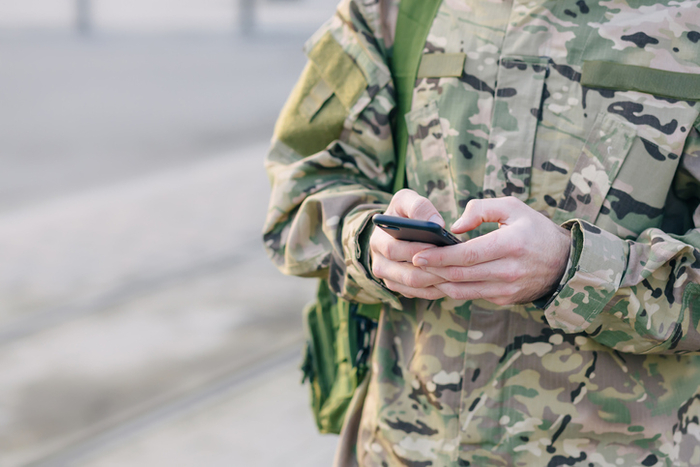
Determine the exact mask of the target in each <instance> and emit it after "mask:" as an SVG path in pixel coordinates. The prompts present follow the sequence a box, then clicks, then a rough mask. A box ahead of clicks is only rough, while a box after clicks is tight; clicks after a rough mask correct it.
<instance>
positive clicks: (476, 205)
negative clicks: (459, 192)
mask: <svg viewBox="0 0 700 467" xmlns="http://www.w3.org/2000/svg"><path fill="white" fill-rule="evenodd" d="M523 207H527V205H526V204H525V203H523V202H522V201H520V200H519V199H517V198H514V197H512V196H508V197H506V198H489V199H473V200H471V201H469V202H468V203H467V207H466V208H464V213H462V217H460V218H459V219H457V221H456V222H455V223H454V224H452V228H451V230H452V232H454V233H457V234H460V233H464V232H467V231H469V230H474V229H475V228H477V227H478V226H480V225H481V224H483V223H484V222H498V223H499V224H508V223H509V221H510V220H511V217H513V215H515V214H516V213H517V212H519V211H520V210H521V209H522V208H523Z"/></svg>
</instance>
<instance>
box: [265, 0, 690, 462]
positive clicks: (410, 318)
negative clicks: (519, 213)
mask: <svg viewBox="0 0 700 467" xmlns="http://www.w3.org/2000/svg"><path fill="white" fill-rule="evenodd" d="M397 8H398V1H392V0H371V1H362V2H361V1H359V0H345V1H343V2H342V3H341V5H340V7H339V9H338V14H337V15H336V16H335V17H334V18H333V19H331V20H330V21H329V22H328V23H327V24H326V25H325V26H324V28H322V30H321V31H320V32H319V33H318V34H317V35H316V36H314V37H313V38H312V39H311V41H310V42H309V44H308V49H309V50H311V49H313V47H314V45H315V44H316V43H317V42H318V41H319V40H320V38H321V37H322V36H323V35H324V34H326V33H328V32H330V33H331V34H332V35H333V37H334V38H335V39H336V40H337V42H338V43H339V44H340V45H341V46H342V49H343V50H344V52H345V53H347V54H348V55H349V56H350V57H352V58H353V60H354V61H355V63H356V64H357V66H358V67H359V68H360V69H361V70H362V72H363V74H364V76H365V77H366V79H367V82H368V87H367V90H366V92H365V93H363V94H362V95H361V96H360V97H359V98H358V100H357V102H356V103H355V104H354V105H353V106H351V107H350V108H349V109H347V117H346V119H345V121H344V123H343V130H342V132H341V133H340V134H339V135H335V136H334V139H333V140H332V142H330V144H329V145H328V147H327V149H326V150H324V151H321V152H318V153H314V154H304V153H300V152H299V151H297V150H295V149H294V148H293V147H290V146H289V145H288V144H287V143H285V141H284V139H285V138H284V134H283V132H282V131H280V130H279V129H278V131H277V133H276V137H275V139H274V140H273V145H272V149H271V151H270V155H269V157H268V160H267V167H268V171H269V174H270V177H271V181H272V185H273V191H272V198H271V203H270V211H269V215H268V219H267V223H266V226H265V241H266V245H267V247H268V250H269V252H270V255H271V257H272V258H273V260H274V261H275V263H276V264H277V265H278V266H279V268H280V269H281V270H282V271H283V272H286V273H291V274H298V275H306V276H318V275H323V276H326V275H329V277H330V283H331V286H332V288H333V289H334V291H335V292H336V293H338V294H339V295H342V296H344V297H345V298H348V299H354V300H357V301H361V302H366V303H372V302H374V303H376V302H379V301H382V302H385V303H387V304H388V305H387V306H386V307H385V309H384V311H383V313H382V316H381V318H380V322H379V328H378V332H377V341H376V345H375V350H374V354H373V361H372V372H371V381H370V384H369V388H368V394H367V399H366V401H365V404H364V408H363V413H362V418H361V422H360V426H359V429H357V430H355V433H348V432H346V433H344V434H343V435H342V436H343V437H344V439H353V435H357V436H358V443H357V461H358V463H359V464H360V465H367V466H375V465H376V466H380V465H386V466H395V465H405V466H412V467H417V466H447V465H463V466H466V465H471V466H491V465H503V466H505V465H519V466H540V465H542V466H545V465H547V466H559V465H576V466H606V467H612V466H620V465H622V466H639V465H641V466H691V465H700V230H699V229H698V226H700V210H699V209H698V203H699V201H700V181H699V180H700V133H699V131H698V128H700V118H698V111H699V110H700V103H697V102H694V101H692V100H691V97H692V96H688V100H682V99H681V100H678V99H668V98H664V97H660V96H654V95H651V94H649V93H644V92H640V91H630V90H625V89H619V90H605V89H601V88H596V87H594V86H590V87H582V86H581V84H580V80H581V70H582V66H583V63H584V62H585V61H588V60H604V61H610V62H615V63H620V64H626V65H636V66H641V67H648V68H654V69H661V70H668V71H674V72H683V73H690V74H695V75H697V78H698V79H700V0H683V1H665V0H664V1H634V2H632V1H622V0H610V1H598V2H596V1H591V0H578V1H574V0H559V1H542V0H535V1H531V2H510V1H495V0H494V1H486V0H482V1H477V0H444V1H443V4H442V5H441V7H440V10H439V12H438V14H437V16H436V18H435V20H434V22H433V25H432V28H431V31H430V34H429V36H428V40H427V43H426V45H425V50H424V53H465V54H466V56H467V58H466V61H465V64H464V73H463V74H462V76H460V77H441V76H430V77H425V78H421V79H419V80H417V82H416V86H415V89H414V97H413V104H412V109H411V111H410V112H409V113H408V114H407V115H406V116H405V118H406V120H407V123H408V128H409V133H410V142H409V148H408V152H407V180H408V184H409V187H410V188H412V189H413V190H415V191H417V192H418V193H420V194H422V195H424V196H427V197H428V198H429V199H431V201H433V203H434V204H435V205H436V207H437V208H438V210H439V211H440V212H441V213H442V214H443V216H444V217H445V220H446V222H447V223H448V224H449V223H450V222H451V221H453V220H455V219H456V217H457V216H459V215H460V214H461V211H462V210H463V208H464V207H465V206H466V203H467V202H468V201H469V200H471V199H474V198H484V197H499V196H508V195H512V196H517V197H519V198H521V199H523V200H525V202H526V203H528V204H529V205H530V206H531V207H532V208H534V209H536V210H538V211H540V212H542V213H544V214H546V215H547V216H549V217H550V218H551V219H553V220H554V221H556V222H559V223H563V225H564V226H566V227H567V228H569V229H570V230H571V232H572V252H571V255H570V258H569V268H568V271H567V273H566V274H565V276H564V278H563V279H562V283H561V285H560V287H559V289H558V290H557V292H556V293H555V294H554V296H553V297H550V298H549V299H548V301H547V303H543V304H538V305H542V306H540V307H538V306H535V305H534V304H524V305H517V306H510V307H499V306H496V305H492V304H490V303H488V302H485V301H474V302H457V301H454V300H449V299H443V300H438V301H435V302H428V301H424V300H409V299H405V298H401V299H400V301H399V300H397V298H396V297H395V296H394V295H393V294H391V293H390V292H389V291H388V290H386V289H385V288H384V287H383V286H382V285H381V284H380V283H379V282H378V281H376V280H374V279H373V278H372V276H371V275H370V273H369V272H368V268H367V264H368V263H367V251H366V250H367V247H366V238H367V233H368V228H366V227H367V220H368V219H369V216H370V215H371V214H373V213H374V212H377V211H381V210H382V209H383V208H384V207H385V206H386V204H387V203H388V201H389V200H390V199H391V195H390V194H389V193H388V190H390V184H391V178H392V175H393V171H394V167H395V160H394V149H393V146H392V138H391V118H392V114H391V112H392V110H393V108H394V106H395V96H394V91H393V89H392V81H391V79H390V77H389V75H388V68H387V63H388V61H389V60H390V57H391V42H392V40H393V39H392V38H393V30H394V28H395V22H396V19H395V18H396V15H397ZM302 81H303V79H302ZM287 111H288V110H285V112H287ZM321 116H322V115H321V113H319V115H318V116H317V117H315V118H320V117H321ZM489 228H495V226H490V227H484V228H482V229H479V231H478V232H473V233H471V234H470V235H472V236H474V235H479V234H483V233H485V232H486V231H488V229H489ZM358 430H359V433H357V431H358ZM348 431H349V430H348Z"/></svg>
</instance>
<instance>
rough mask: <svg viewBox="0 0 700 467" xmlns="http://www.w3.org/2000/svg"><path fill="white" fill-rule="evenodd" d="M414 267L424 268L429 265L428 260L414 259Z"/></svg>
mask: <svg viewBox="0 0 700 467" xmlns="http://www.w3.org/2000/svg"><path fill="white" fill-rule="evenodd" d="M413 265H414V266H416V267H419V268H422V267H423V266H427V265H428V260H427V259H425V258H421V257H420V256H419V257H418V258H413Z"/></svg>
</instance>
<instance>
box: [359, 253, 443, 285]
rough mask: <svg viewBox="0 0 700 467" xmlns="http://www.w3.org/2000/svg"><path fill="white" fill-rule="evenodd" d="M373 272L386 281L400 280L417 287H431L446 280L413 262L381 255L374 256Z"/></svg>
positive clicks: (402, 282) (404, 283)
mask: <svg viewBox="0 0 700 467" xmlns="http://www.w3.org/2000/svg"><path fill="white" fill-rule="evenodd" d="M372 273H373V274H374V275H375V276H376V277H378V278H380V279H383V280H385V281H386V280H390V281H392V282H398V283H399V284H403V285H405V286H408V287H411V288H416V289H418V288H423V287H430V286H432V285H435V284H439V283H441V282H444V281H445V280H444V279H443V278H442V277H439V276H436V275H434V274H431V273H429V272H426V271H423V270H422V269H420V268H416V267H414V266H413V265H412V264H411V263H400V262H396V261H391V260H388V259H386V258H385V257H383V256H381V255H377V256H376V257H375V258H374V261H373V262H372Z"/></svg>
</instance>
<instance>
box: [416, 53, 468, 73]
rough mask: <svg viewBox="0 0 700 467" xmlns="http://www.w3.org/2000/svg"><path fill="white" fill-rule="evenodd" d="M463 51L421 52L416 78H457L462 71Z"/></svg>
mask: <svg viewBox="0 0 700 467" xmlns="http://www.w3.org/2000/svg"><path fill="white" fill-rule="evenodd" d="M466 59H467V54H465V53H453V54H435V53H432V54H423V57H422V58H421V61H420V66H419V67H418V74H417V76H416V77H417V78H447V77H455V78H459V77H460V76H462V73H463V72H464V62H465V60H466Z"/></svg>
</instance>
